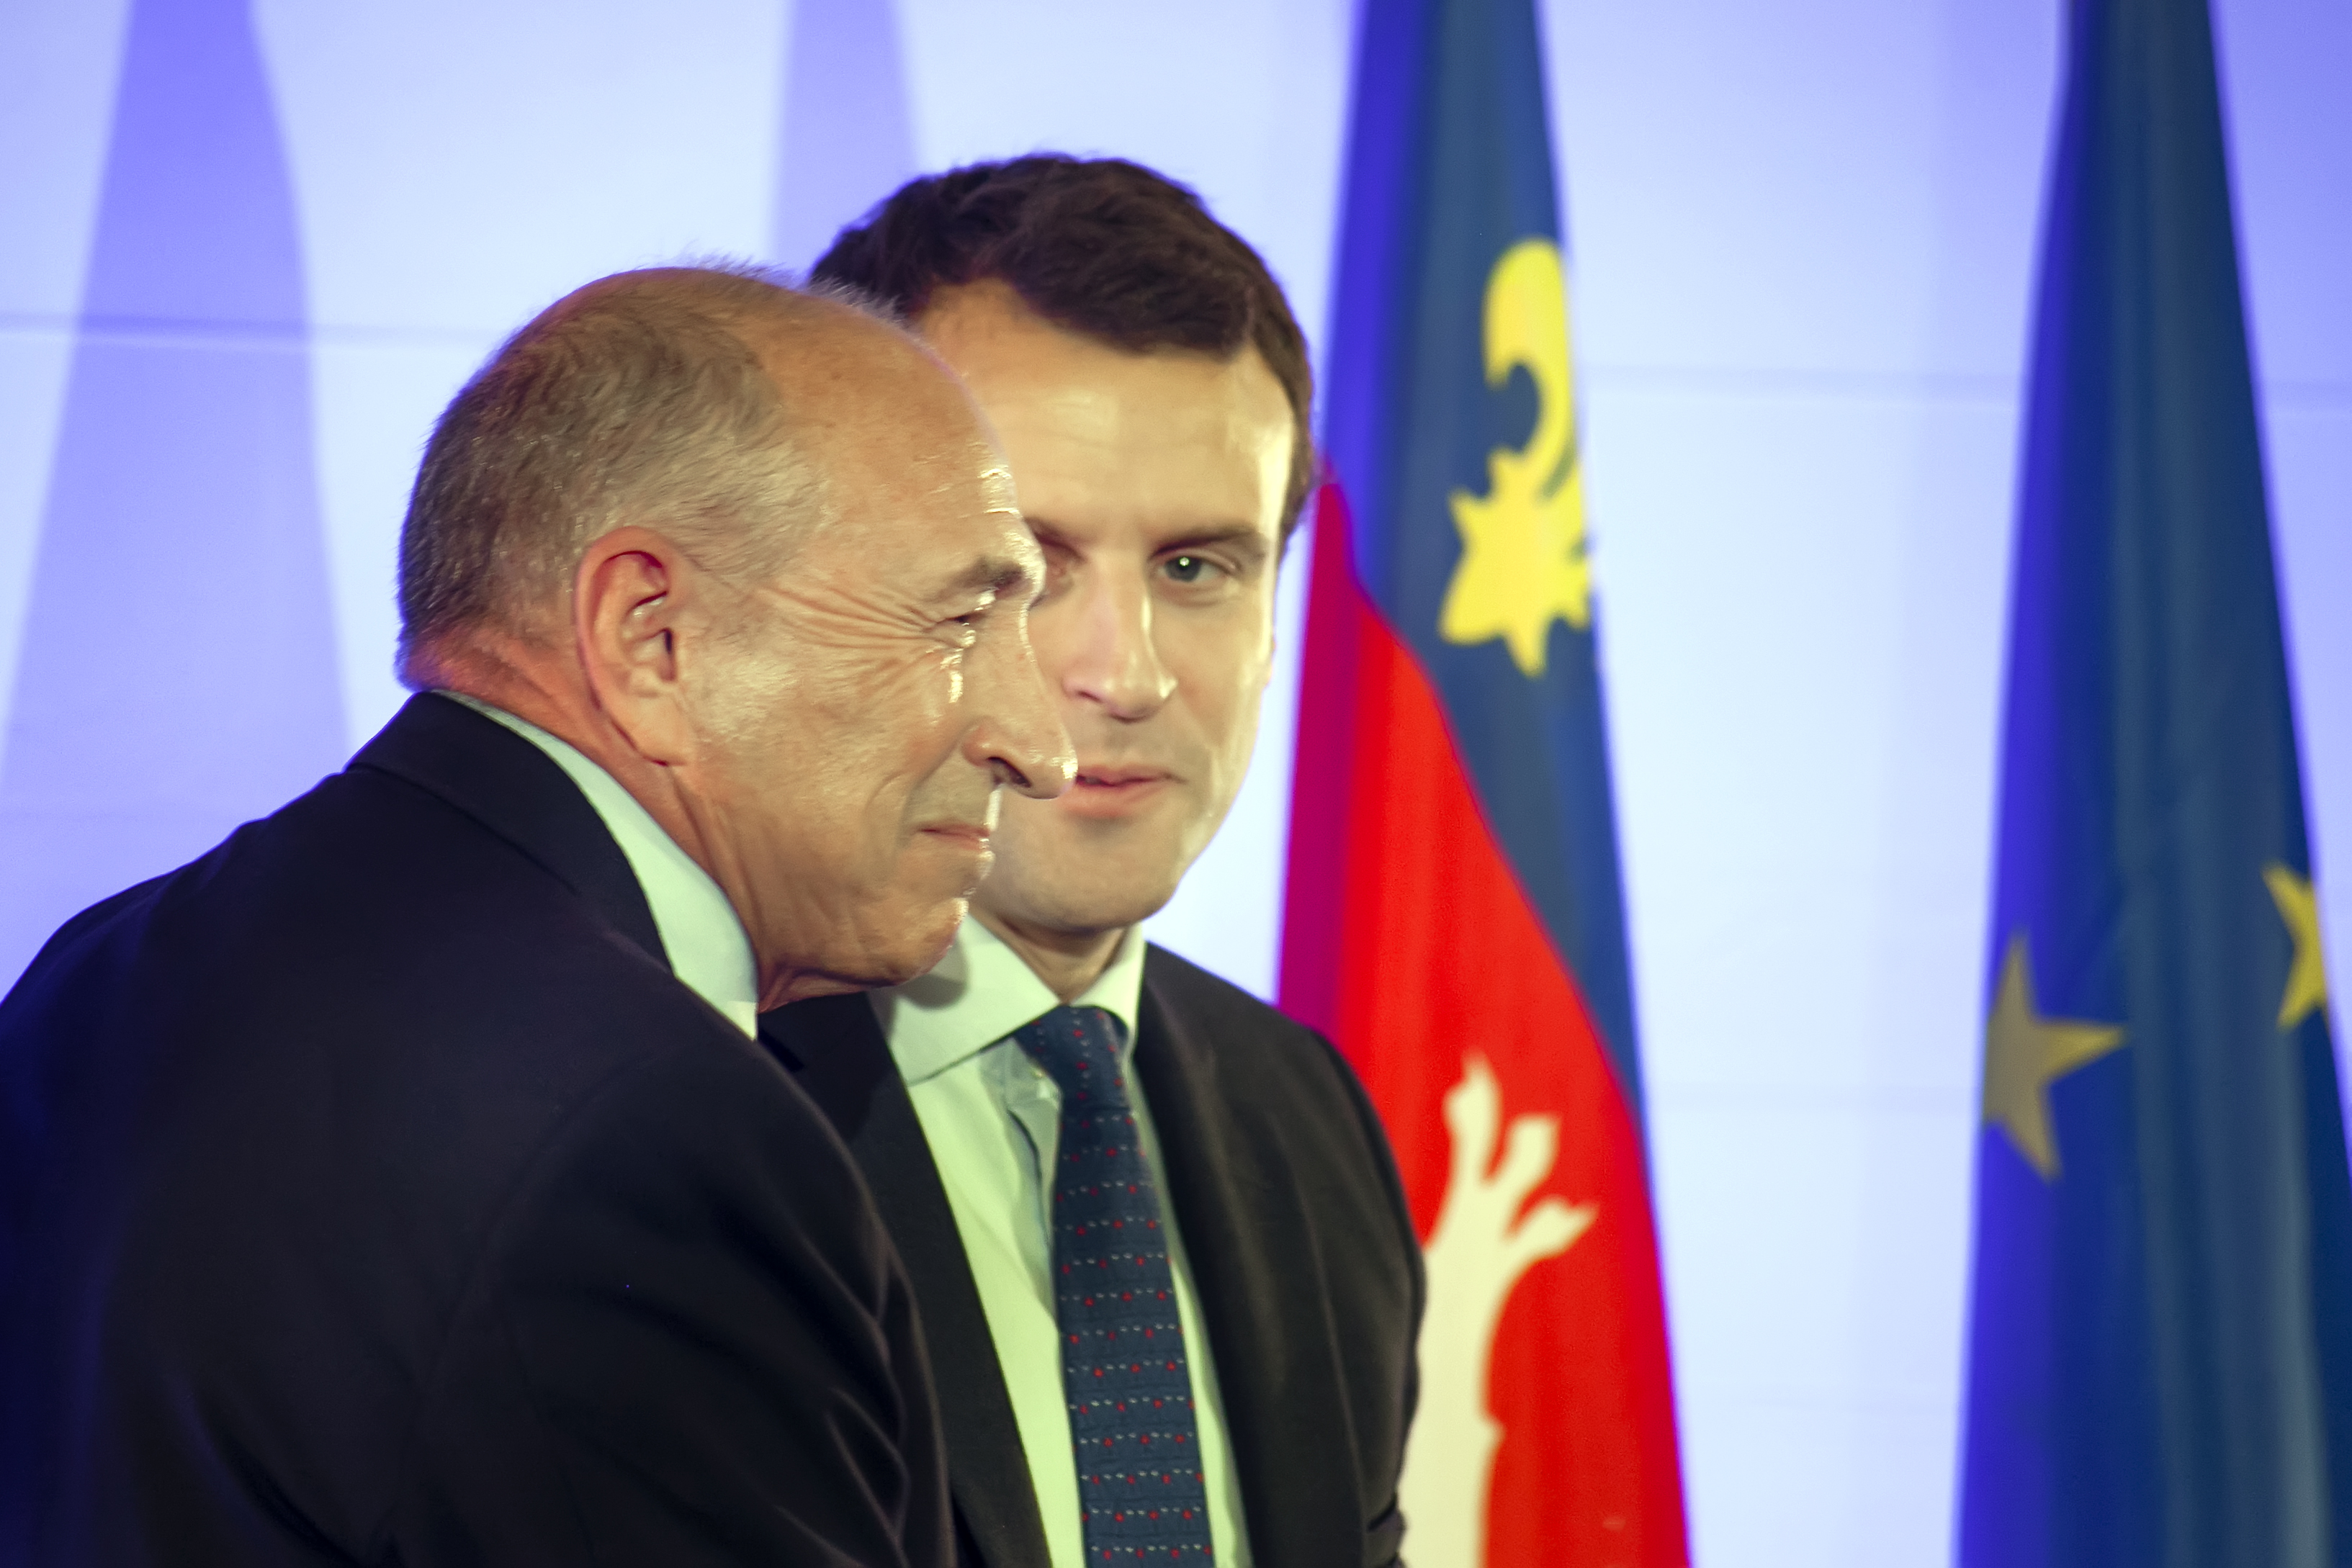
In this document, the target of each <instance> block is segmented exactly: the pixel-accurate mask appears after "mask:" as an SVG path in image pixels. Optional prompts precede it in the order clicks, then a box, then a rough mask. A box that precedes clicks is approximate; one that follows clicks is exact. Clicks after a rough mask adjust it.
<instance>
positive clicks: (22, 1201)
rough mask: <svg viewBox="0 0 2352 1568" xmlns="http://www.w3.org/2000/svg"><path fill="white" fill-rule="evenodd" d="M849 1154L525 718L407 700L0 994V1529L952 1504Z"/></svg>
mask: <svg viewBox="0 0 2352 1568" xmlns="http://www.w3.org/2000/svg"><path fill="white" fill-rule="evenodd" d="M919 1342H920V1331H919V1329H918V1328H917V1326H916V1322H915V1317H914V1313H913V1311H912V1310H911V1302H910V1298H909V1291H908V1283H907V1281H906V1277H905V1275H904V1273H903V1271H902V1270H900V1268H899V1267H898V1262H897V1260H896V1257H895V1255H894V1254H893V1252H892V1250H891V1249H890V1246H889V1244H888V1240H887V1236H886V1234H885V1232H884V1230H883V1228H882V1226H881V1223H880V1221H879V1220H878V1219H877V1217H876V1214H875V1211H874V1209H873V1207H872V1205H871V1204H870V1202H869V1201H868V1199H867V1197H866V1193H865V1190H864V1186H863V1184H862V1182H861V1181H860V1179H859V1177H858V1176H857V1173H856V1167H855V1166H853V1165H852V1163H851V1161H850V1158H849V1155H848V1154H847V1152H846V1151H845V1149H844V1148H843V1146H842V1145H841V1142H840V1140H839V1139H838V1138H836V1137H835V1135H834V1134H833V1132H832V1130H831V1128H830V1126H829V1125H828V1124H826V1122H825V1120H824V1117H823V1115H822V1114H821V1113H819V1112H818V1111H817V1110H816V1108H815V1107H814V1105H813V1104H811V1103H810V1102H809V1100H808V1098H807V1096H806V1095H805V1094H803V1092H801V1091H800V1090H799V1089H798V1088H796V1087H795V1086H794V1085H793V1082H792V1080H791V1077H790V1075H789V1074H788V1073H787V1072H786V1071H783V1070H782V1068H781V1067H780V1066H779V1064H778V1062H777V1061H776V1060H775V1059H774V1057H773V1056H772V1055H771V1054H770V1053H769V1052H768V1051H764V1050H762V1049H761V1046H760V1045H759V1044H757V1043H756V1042H754V1041H752V1040H747V1039H745V1038H744V1037H743V1035H742V1034H741V1032H740V1030H736V1029H735V1028H734V1027H733V1026H732V1025H730V1024H729V1023H728V1022H726V1021H725V1020H724V1019H721V1018H720V1017H719V1014H718V1013H716V1012H714V1011H712V1010H711V1009H709V1007H708V1006H706V1005H705V1004H704V1003H703V1002H702V1000H701V999H700V998H698V997H697V996H695V995H694V994H693V993H692V992H691V991H689V990H688V989H687V988H685V987H684V986H683V985H681V984H679V983H678V982H677V980H676V979H675V978H674V977H672V976H671V974H670V973H669V969H668V966H667V962H666V960H665V959H664V957H663V956H662V946H661V940H660V937H659V935H658V934H657V932H656V927H655V925H654V922H653V918H652V915H651V914H650V913H649V911H648V908H647V905H646V900H645V897H644V894H642V892H641V891H640V889H639V887H638V884H637V882H636V879H635V876H634V875H633V874H632V873H631V872H630V869H629V865H628V862H627V861H626V860H625V858H624V857H623V855H622V853H621V851H620V849H619V847H618V846H617V845H616V844H615V843H614V841H613V838H612V836H611V835H610V833H608V832H607V831H605V829H604V824H603V822H602V821H600V820H599V818H598V817H597V816H596V813H595V811H594V809H593V807H591V806H590V805H589V804H588V802H587V800H586V799H585V798H584V797H583V795H582V794H581V792H580V790H579V789H577V788H576V787H575V786H574V785H573V784H572V782H571V780H570V779H567V778H566V777H565V776H564V775H563V773H562V770H561V769H560V768H557V767H556V765H555V764H554V763H553V762H552V761H551V760H550V759H549V758H547V757H546V756H545V755H544V754H542V753H541V751H539V750H538V749H537V748H536V747H533V746H532V745H531V744H530V742H528V741H526V740H524V739H522V738H521V737H518V736H516V735H514V734H512V733H510V732H509V731H508V730H507V729H505V728H504V727H501V726H499V725H498V724H496V723H494V722H492V721H490V720H488V719H487V718H484V717H482V716H480V715H478V714H476V713H473V712H471V711H469V710H467V708H465V707H463V706H459V705H457V704H456V703H453V702H450V701H448V700H447V699H446V698H442V697H437V696H423V697H418V698H416V699H415V700H414V701H412V702H411V703H410V704H409V705H408V706H406V707H405V708H404V709H403V710H402V712H401V713H400V715H399V716H397V717H396V718H394V720H393V722H392V724H391V725H390V726H389V727H386V728H385V730H384V731H383V733H382V734H381V735H379V736H378V737H376V738H375V739H374V740H373V742H371V743H370V744H369V746H368V747H366V749H364V750H363V751H362V752H361V753H360V754H359V756H358V757H357V758H355V759H354V760H353V761H352V765H351V767H350V768H348V769H347V770H345V771H344V772H342V773H341V774H339V775H337V776H335V777H334V778H331V779H328V780H327V781H325V782H324V783H322V784H321V785H320V786H319V788H318V789H314V790H313V791H311V792H310V794H308V795H306V796H304V797H303V798H301V799H300V800H296V801H295V802H293V803H292V804H291V805H289V806H288V807H286V808H285V809H284V810H280V811H278V813H277V814H276V815H274V816H272V817H270V818H268V820H267V821H261V822H257V823H253V824H249V825H247V827H245V828H242V829H240V830H238V831H237V832H236V833H235V834H233V835H232V836H231V837H230V838H229V839H228V840H227V841H226V842H224V843H223V844H222V845H221V846H220V847H219V848H217V849H215V851H213V852H211V853H210V854H208V855H206V856H205V858H204V859H202V860H200V861H197V862H194V864H192V865H189V866H187V867H184V869H182V870H180V871H178V872H174V873H172V874H171V875H169V876H165V877H162V878H159V879H158V880H156V881H153V882H150V883H145V884H143V885H142V886H139V887H135V888H132V889H131V890H130V891H129V892H127V893H123V894H119V895H118V896H116V897H114V898H112V899H110V900H108V901H107V902H106V903H104V904H100V905H98V906H97V907H95V908H93V909H91V910H89V911H88V912H86V913H85V914H83V915H80V916H79V917H78V918H76V919H75V920H74V921H73V922H72V923H70V924H69V925H67V926H66V927H65V928H64V929H63V930H62V931H60V932H59V933H58V935H57V936H55V937H54V938H52V940H51V941H50V943H49V944H48V946H47V947H46V948H45V949H44V950H43V952H42V954H41V956H39V957H38V958H37V960H36V961H35V962H34V964H33V966H32V967H31V968H30V969H29V970H28V971H26V975H25V977H24V978H23V979H22V981H21V982H20V983H19V984H18V985H17V986H16V988H15V989H14V990H13V991H12V992H10V994H9V996H8V998H7V999H6V1000H5V1003H0V1563H7V1564H9V1565H10V1568H16V1565H17V1564H60V1565H63V1564H72V1565H74V1568H81V1565H84V1564H93V1563H103V1564H115V1563H121V1564H150V1563H187V1564H207V1565H209V1564H217V1563H236V1564H241V1565H276V1564H297V1563H302V1564H309V1563H383V1564H394V1563H397V1564H400V1565H402V1568H427V1565H439V1564H460V1563H463V1564H494V1565H497V1568H528V1565H533V1564H541V1563H564V1564H574V1563H660V1564H664V1565H665V1568H670V1565H678V1564H688V1565H691V1564H716V1563H730V1564H732V1563H743V1564H750V1563H761V1564H768V1563H860V1564H866V1563H882V1564H896V1563H911V1564H922V1565H926V1568H928V1565H929V1564H935V1563H941V1562H944V1561H945V1560H946V1559H947V1557H948V1556H949V1553H950V1550H951V1548H950V1524H949V1521H948V1519H947V1517H946V1514H947V1502H946V1481H945V1478H944V1474H943V1469H944V1465H945V1459H944V1456H943V1453H942V1451H941V1449H940V1445H939V1437H938V1430H937V1416H936V1413H935V1407H934V1406H932V1404H931V1402H930V1396H929V1387H928V1374H927V1372H926V1370H925V1368H924V1364H923V1352H922V1347H921V1344H920V1343H919Z"/></svg>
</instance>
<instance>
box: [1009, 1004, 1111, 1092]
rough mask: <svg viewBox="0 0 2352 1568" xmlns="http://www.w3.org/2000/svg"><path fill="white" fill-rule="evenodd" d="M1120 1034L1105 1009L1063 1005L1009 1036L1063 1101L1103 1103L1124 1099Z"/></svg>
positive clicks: (1031, 1021) (1024, 1025) (1109, 1013)
mask: <svg viewBox="0 0 2352 1568" xmlns="http://www.w3.org/2000/svg"><path fill="white" fill-rule="evenodd" d="M1125 1034H1126V1031H1125V1030H1124V1029H1123V1028H1122V1027H1121V1026H1120V1024H1119V1021H1118V1018H1117V1017H1116V1016H1115V1015H1114V1014H1112V1013H1111V1012H1110V1011H1109V1010H1108V1009H1105V1008H1069V1007H1062V1008H1055V1009H1054V1010H1053V1011H1052V1012H1049V1013H1046V1014H1044V1015H1043V1016H1041V1017H1038V1018H1035V1019H1031V1020H1030V1021H1029V1022H1027V1023H1025V1024H1023V1025H1022V1026H1021V1027H1020V1028H1019V1029H1017V1030H1013V1039H1014V1040H1019V1041H1020V1042H1021V1049H1022V1050H1024V1051H1027V1052H1028V1053H1029V1056H1030V1060H1032V1061H1034V1062H1036V1064H1037V1065H1038V1066H1040V1067H1042V1068H1044V1069H1045V1076H1046V1077H1048V1078H1051V1079H1052V1080H1053V1081H1054V1082H1055V1086H1056V1087H1058V1088H1059V1089H1060V1090H1061V1091H1062V1097H1063V1098H1064V1099H1065V1100H1069V1099H1071V1098H1073V1097H1075V1096H1078V1095H1084V1096H1085V1097H1086V1098H1087V1099H1089V1100H1092V1101H1094V1102H1096V1103H1108V1102H1113V1101H1118V1102H1124V1101H1125V1100H1126V1098H1127V1085H1126V1084H1125V1082H1123V1079H1124V1077H1125V1074H1124V1072H1123V1071H1121V1063H1120V1061H1119V1060H1118V1051H1119V1046H1120V1045H1121V1044H1122V1043H1123V1041H1124V1038H1125Z"/></svg>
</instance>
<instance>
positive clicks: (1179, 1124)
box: [1135, 968, 1364, 1568]
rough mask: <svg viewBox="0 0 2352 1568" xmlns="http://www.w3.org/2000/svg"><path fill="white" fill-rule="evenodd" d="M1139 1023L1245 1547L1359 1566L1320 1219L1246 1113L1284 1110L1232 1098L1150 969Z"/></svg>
mask: <svg viewBox="0 0 2352 1568" xmlns="http://www.w3.org/2000/svg"><path fill="white" fill-rule="evenodd" d="M1137 1021H1138V1029H1137V1032H1136V1048H1135V1062H1136V1072H1137V1074H1138V1076H1139V1077H1140V1078H1141V1080H1142V1082H1143V1092H1144V1094H1145V1096H1146V1099H1147V1103H1149V1104H1150V1108H1151V1123H1152V1126H1153V1127H1154V1128H1155V1129H1156V1130H1157V1131H1158V1133H1159V1134H1160V1150H1161V1154H1162V1155H1163V1156H1164V1158H1165V1161H1166V1164H1167V1166H1168V1186H1169V1198H1170V1200H1171V1202H1172V1203H1173V1204H1174V1206H1175V1210H1176V1223H1177V1227H1178V1233H1179V1234H1180V1235H1181V1237H1182V1238H1183V1242H1184V1252H1185V1255H1186V1257H1187V1258H1188V1259H1189V1260H1190V1261H1191V1263H1192V1282H1193V1287H1194V1289H1195V1290H1196V1291H1197V1292H1198V1293H1199V1296H1200V1305H1201V1316H1202V1320H1203V1322H1204V1323H1205V1325H1206V1327H1207V1329H1208V1334H1209V1344H1210V1348H1211V1350H1212V1352H1213V1354H1214V1355H1215V1358H1216V1367H1217V1387H1218V1392H1219V1394H1220V1396H1222V1398H1223V1404H1224V1412H1225V1427H1226V1435H1227V1437H1229V1438H1230V1439H1231V1441H1232V1444H1233V1449H1234V1467H1235V1468H1236V1469H1238V1470H1239V1471H1240V1475H1241V1483H1242V1505H1243V1507H1244V1510H1246V1511H1247V1514H1248V1529H1249V1537H1250V1545H1251V1548H1252V1554H1253V1556H1254V1557H1255V1560H1256V1561H1257V1562H1258V1563H1262V1564H1265V1565H1267V1568H1274V1565H1275V1564H1280V1565H1281V1568H1315V1565H1321V1564H1328V1565H1330V1568H1359V1565H1360V1563H1361V1562H1362V1560H1363V1559H1362V1553H1363V1542H1364V1515H1363V1510H1362V1507H1361V1502H1360V1499H1359V1498H1358V1497H1357V1496H1356V1489H1355V1488H1354V1487H1353V1486H1351V1485H1349V1483H1348V1481H1347V1478H1348V1477H1349V1476H1351V1475H1353V1474H1354V1473H1355V1468H1354V1466H1353V1464H1352V1463H1348V1464H1334V1463H1331V1462H1330V1461H1329V1460H1328V1458H1320V1459H1318V1458H1317V1457H1318V1456H1319V1455H1324V1454H1327V1453H1328V1448H1329V1446H1330V1445H1331V1443H1332V1442H1334V1441H1335V1440H1340V1439H1341V1438H1342V1437H1343V1435H1344V1434H1346V1433H1347V1432H1349V1430H1350V1427H1349V1421H1348V1406H1347V1395H1346V1392H1345V1388H1344V1386H1343V1385H1342V1383H1341V1381H1340V1378H1339V1367H1338V1365H1337V1364H1336V1363H1335V1361H1334V1359H1333V1354H1332V1351H1331V1333H1330V1328H1329V1325H1328V1323H1326V1322H1323V1321H1322V1303H1323V1302H1324V1301H1326V1300H1327V1298H1328V1293H1327V1291H1326V1288H1325V1285H1324V1282H1323V1281H1322V1280H1321V1279H1319V1278H1318V1277H1317V1276H1318V1275H1319V1272H1320V1270H1321V1263H1320V1260H1319V1256H1318V1252H1317V1249H1316V1237H1315V1231H1314V1228H1313V1227H1312V1226H1311V1225H1310V1224H1309V1223H1308V1222H1307V1215H1306V1214H1305V1212H1304V1211H1303V1210H1302V1209H1301V1207H1299V1202H1298V1197H1297V1186H1296V1185H1295V1184H1294V1183H1293V1182H1292V1181H1291V1180H1290V1179H1289V1173H1288V1171H1287V1169H1286V1166H1285V1165H1284V1162H1283V1156H1282V1152H1281V1141H1280V1138H1279V1136H1278V1135H1277V1130H1276V1129H1275V1128H1273V1127H1270V1126H1265V1127H1261V1126H1256V1125H1253V1123H1255V1120H1256V1119H1257V1118H1258V1117H1259V1116H1260V1115H1262V1114H1264V1113H1269V1112H1273V1111H1276V1110H1278V1108H1277V1107H1258V1106H1251V1105H1246V1104H1241V1103H1233V1102H1232V1101H1231V1100H1230V1099H1229V1097H1228V1095H1227V1094H1226V1093H1225V1092H1223V1089H1222V1088H1221V1087H1220V1085H1219V1083H1218V1082H1217V1067H1216V1060H1215V1057H1214V1055H1213V1052H1212V1051H1210V1049H1209V1047H1208V1042H1207V1041H1205V1040H1200V1039H1198V1038H1197V1037H1196V1036H1195V1035H1194V1034H1193V1033H1192V1031H1191V1030H1189V1028H1188V1027H1187V1025H1186V1022H1185V1020H1184V1019H1182V1018H1181V1016H1179V1015H1178V1014H1177V1013H1175V1012H1174V1011H1173V1010H1172V1009H1170V1008H1168V1007H1166V1006H1165V1005H1164V1004H1163V1003H1162V1002H1161V1000H1160V996H1159V995H1158V992H1157V989H1156V988H1155V987H1154V986H1153V985H1152V983H1151V978H1150V969H1148V968H1147V969H1146V970H1145V977H1144V987H1143V1000H1142V1009H1141V1016H1140V1017H1139V1019H1138V1020H1137Z"/></svg>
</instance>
